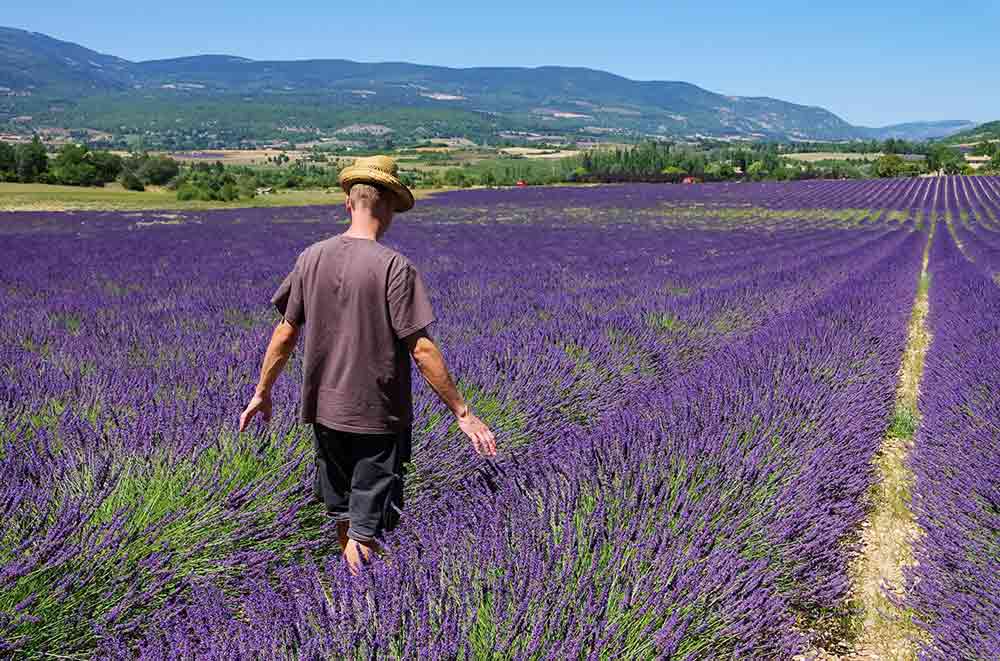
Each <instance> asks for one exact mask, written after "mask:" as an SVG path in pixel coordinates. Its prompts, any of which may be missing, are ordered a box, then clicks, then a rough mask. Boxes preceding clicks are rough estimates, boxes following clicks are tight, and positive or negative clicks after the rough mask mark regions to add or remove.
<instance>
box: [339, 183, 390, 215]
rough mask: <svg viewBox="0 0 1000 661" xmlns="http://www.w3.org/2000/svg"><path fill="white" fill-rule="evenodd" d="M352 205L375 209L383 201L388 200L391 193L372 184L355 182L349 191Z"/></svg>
mask: <svg viewBox="0 0 1000 661" xmlns="http://www.w3.org/2000/svg"><path fill="white" fill-rule="evenodd" d="M349 196H350V198H351V205H352V206H355V207H366V208H368V209H374V208H375V207H377V206H378V205H379V204H381V203H382V202H388V201H389V198H390V197H391V194H390V193H388V192H386V191H383V190H381V189H379V188H378V187H376V186H372V185H371V184H361V183H358V184H354V185H353V186H351V192H350V193H349Z"/></svg>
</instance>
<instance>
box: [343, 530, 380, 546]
mask: <svg viewBox="0 0 1000 661" xmlns="http://www.w3.org/2000/svg"><path fill="white" fill-rule="evenodd" d="M347 537H348V538H349V539H353V540H354V541H355V542H361V543H362V544H371V543H372V542H374V541H375V535H366V534H365V533H363V532H361V531H359V530H355V528H354V526H351V527H350V528H348V529H347Z"/></svg>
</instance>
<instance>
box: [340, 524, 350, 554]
mask: <svg viewBox="0 0 1000 661" xmlns="http://www.w3.org/2000/svg"><path fill="white" fill-rule="evenodd" d="M350 527H351V522H350V521H337V541H338V542H340V551H341V553H343V552H344V551H346V550H347V542H348V541H349V539H348V537H347V529H348V528H350Z"/></svg>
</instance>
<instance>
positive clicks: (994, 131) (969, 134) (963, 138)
mask: <svg viewBox="0 0 1000 661" xmlns="http://www.w3.org/2000/svg"><path fill="white" fill-rule="evenodd" d="M994 140H1000V121H996V122H987V123H985V124H980V125H979V126H976V127H974V128H972V129H969V130H966V131H962V132H961V133H956V134H954V135H951V136H948V139H947V140H946V141H945V142H947V143H948V144H951V145H971V144H975V143H977V142H987V141H994Z"/></svg>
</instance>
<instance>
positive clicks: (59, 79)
mask: <svg viewBox="0 0 1000 661" xmlns="http://www.w3.org/2000/svg"><path fill="white" fill-rule="evenodd" d="M133 66H134V64H133V63H132V62H129V61H127V60H123V59H121V58H117V57H112V56H110V55H104V54H102V53H98V52H95V51H92V50H90V49H87V48H84V47H83V46H78V45H76V44H72V43H69V42H67V41H59V40H58V39H53V38H52V37H47V36H45V35H44V34H39V33H37V32H27V31H25V30H17V29H14V28H5V27H0V88H3V89H0V92H8V93H13V92H23V93H29V92H30V93H39V92H42V91H43V90H57V91H58V93H59V94H67V93H93V92H101V91H111V90H121V89H124V88H126V87H127V85H128V84H129V82H130V76H131V74H130V71H131V69H132V67H133Z"/></svg>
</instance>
